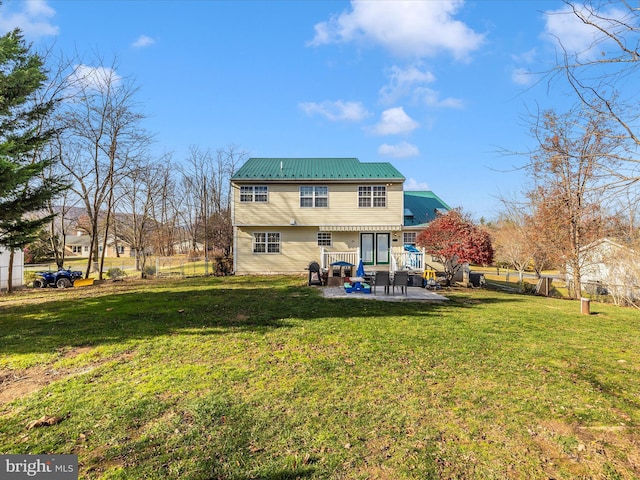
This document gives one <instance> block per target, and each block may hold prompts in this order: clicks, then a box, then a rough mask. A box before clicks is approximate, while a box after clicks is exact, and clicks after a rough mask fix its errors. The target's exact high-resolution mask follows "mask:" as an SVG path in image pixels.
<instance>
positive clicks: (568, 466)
mask: <svg viewBox="0 0 640 480" xmlns="http://www.w3.org/2000/svg"><path fill="white" fill-rule="evenodd" d="M443 293H444V294H445V295H447V296H448V297H449V298H450V301H449V302H446V303H442V304H427V303H419V302H415V303H413V302H399V303H398V302H393V303H387V302H376V301H363V300H358V299H325V298H323V297H322V296H321V290H320V289H319V288H314V287H306V285H305V282H304V279H302V278H300V277H298V278H295V277H275V278H274V277H258V278H255V277H221V278H194V279H185V280H176V281H164V282H159V281H148V282H143V281H126V282H121V283H117V284H112V283H108V284H104V285H100V286H95V287H89V288H83V289H67V290H62V291H59V290H54V289H52V290H41V291H37V292H36V291H33V290H31V291H25V292H20V293H18V294H17V295H15V296H12V297H7V296H5V297H0V453H32V454H36V453H63V454H64V453H66V454H68V453H77V454H78V455H79V461H80V477H81V478H104V479H107V478H108V479H129V478H131V479H140V478H157V479H164V478H169V479H233V480H244V479H253V478H260V479H271V480H275V479H295V478H302V479H306V478H317V479H343V478H348V479H429V478H461V479H462V478H464V479H470V478H478V479H503V478H514V479H530V478H534V479H536V478H555V479H561V478H566V479H570V478H571V479H573V478H585V479H587V478H603V479H604V478H610V479H631V478H639V477H640V435H639V431H638V425H639V422H640V322H639V320H640V315H639V314H638V312H637V310H633V309H624V308H618V307H614V306H610V305H601V304H592V312H593V314H592V315H589V316H587V315H580V307H579V303H578V302H575V301H567V300H558V299H549V298H542V297H530V296H521V295H516V294H509V293H501V292H494V291H490V290H475V289H474V290H466V289H464V290H463V289H460V290H450V291H448V290H444V291H443ZM37 420H42V421H41V422H40V423H44V424H46V423H52V424H53V425H49V426H46V425H45V426H37V425H39V424H38V423H36V421H37ZM30 427H31V428H30Z"/></svg>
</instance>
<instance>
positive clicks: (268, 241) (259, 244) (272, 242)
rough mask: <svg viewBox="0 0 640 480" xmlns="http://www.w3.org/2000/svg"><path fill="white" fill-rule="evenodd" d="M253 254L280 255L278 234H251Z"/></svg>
mask: <svg viewBox="0 0 640 480" xmlns="http://www.w3.org/2000/svg"><path fill="white" fill-rule="evenodd" d="M253 253H280V233H277V232H256V233H254V234H253Z"/></svg>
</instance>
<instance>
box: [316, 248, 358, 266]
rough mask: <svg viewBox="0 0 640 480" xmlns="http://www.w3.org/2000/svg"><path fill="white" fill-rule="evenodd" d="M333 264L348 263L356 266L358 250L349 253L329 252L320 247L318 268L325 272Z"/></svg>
mask: <svg viewBox="0 0 640 480" xmlns="http://www.w3.org/2000/svg"><path fill="white" fill-rule="evenodd" d="M335 262H349V263H351V264H353V265H356V266H357V265H358V263H359V262H360V249H359V248H357V249H356V250H352V251H350V252H329V251H327V250H325V248H324V247H322V248H321V250H320V268H322V269H323V270H327V269H328V268H329V266H330V265H331V264H332V263H335Z"/></svg>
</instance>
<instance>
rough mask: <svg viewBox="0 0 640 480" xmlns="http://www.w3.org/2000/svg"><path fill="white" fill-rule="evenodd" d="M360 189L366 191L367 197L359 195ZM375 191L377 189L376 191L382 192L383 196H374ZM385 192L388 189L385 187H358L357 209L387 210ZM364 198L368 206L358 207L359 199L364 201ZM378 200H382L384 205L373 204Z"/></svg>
mask: <svg viewBox="0 0 640 480" xmlns="http://www.w3.org/2000/svg"><path fill="white" fill-rule="evenodd" d="M361 188H366V189H368V190H369V195H367V196H364V195H360V189H361ZM376 189H378V190H377V191H384V196H377V195H375V193H376ZM387 192H388V189H387V187H386V185H358V208H387V204H388V199H387V197H388V195H387ZM365 198H366V199H368V200H369V205H360V199H365ZM380 198H383V199H384V205H376V204H375V203H376V202H375V200H376V199H380Z"/></svg>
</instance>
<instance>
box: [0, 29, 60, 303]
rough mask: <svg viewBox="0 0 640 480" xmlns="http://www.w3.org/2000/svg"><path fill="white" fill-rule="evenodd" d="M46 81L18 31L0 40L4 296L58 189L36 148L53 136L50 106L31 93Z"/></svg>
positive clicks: (0, 235)
mask: <svg viewBox="0 0 640 480" xmlns="http://www.w3.org/2000/svg"><path fill="white" fill-rule="evenodd" d="M46 79H47V74H46V71H45V68H44V63H43V61H42V59H41V58H40V56H38V55H37V54H34V53H31V52H30V49H29V46H28V45H26V43H25V42H24V39H23V37H22V34H21V33H20V31H19V30H14V31H12V32H9V33H7V34H5V35H3V36H2V37H0V246H4V247H6V248H8V249H9V256H10V259H9V277H8V279H9V283H8V290H9V292H10V291H11V289H12V275H13V254H14V252H15V251H16V250H19V249H22V248H24V247H25V246H26V245H27V244H29V242H31V241H32V240H33V239H34V238H36V237H37V236H38V233H39V231H40V229H41V228H42V226H43V225H44V224H45V223H47V222H48V221H50V220H51V218H50V217H42V216H38V215H37V212H38V211H39V210H41V209H42V208H43V206H44V205H45V204H46V202H47V201H48V200H49V199H51V198H52V197H53V196H55V195H56V194H57V193H58V192H60V191H61V190H62V188H63V187H62V185H61V184H60V182H59V181H58V179H56V178H47V177H46V176H43V172H44V170H45V169H46V168H47V167H48V166H49V165H51V163H52V161H53V159H44V158H42V157H41V153H42V150H41V147H42V146H43V145H44V144H45V143H46V142H47V141H48V140H49V139H50V137H51V136H52V134H53V131H52V130H51V129H47V128H46V127H45V125H46V123H45V120H46V119H47V117H48V115H50V114H51V113H52V111H53V107H54V101H47V102H36V101H35V93H36V92H37V91H38V89H40V88H41V87H42V86H43V85H44V82H45V81H46ZM30 214H31V215H30Z"/></svg>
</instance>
